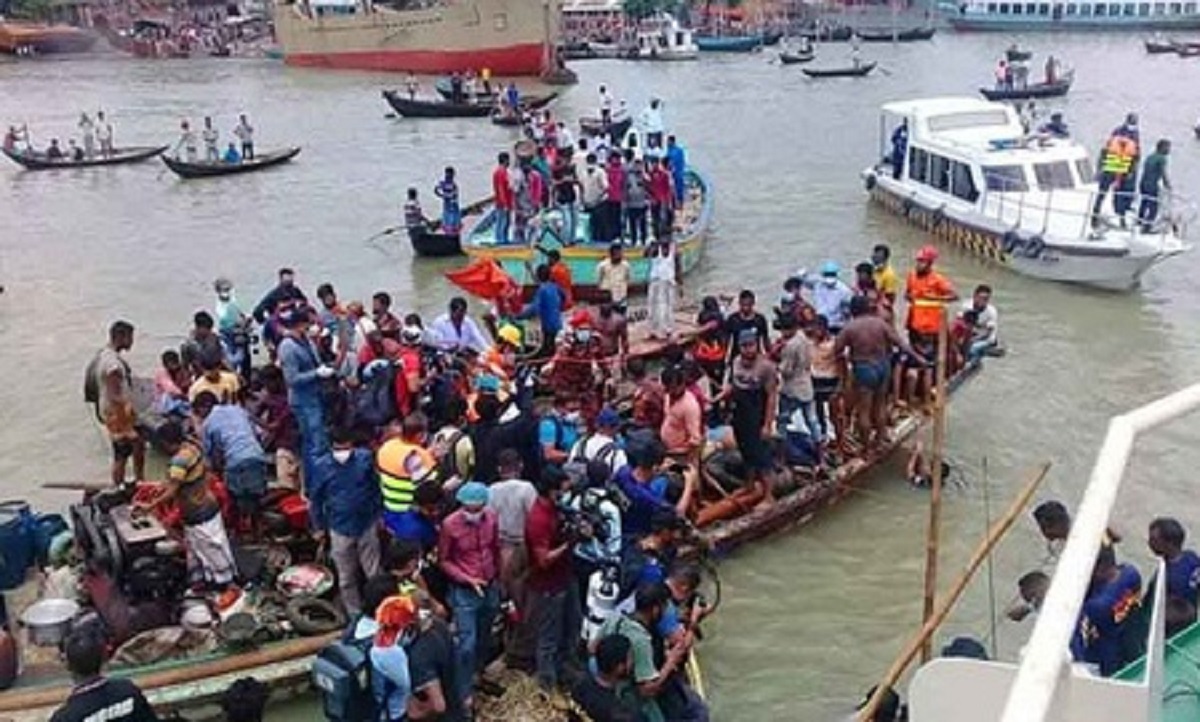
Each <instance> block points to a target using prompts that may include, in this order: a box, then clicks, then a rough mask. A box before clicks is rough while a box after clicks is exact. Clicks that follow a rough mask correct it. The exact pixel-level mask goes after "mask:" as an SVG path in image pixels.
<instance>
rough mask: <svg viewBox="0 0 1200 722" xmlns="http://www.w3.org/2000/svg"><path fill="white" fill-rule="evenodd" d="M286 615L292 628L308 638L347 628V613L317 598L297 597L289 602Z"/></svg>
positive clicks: (285, 611)
mask: <svg viewBox="0 0 1200 722" xmlns="http://www.w3.org/2000/svg"><path fill="white" fill-rule="evenodd" d="M284 613H285V614H286V615H287V619H288V621H289V622H291V623H292V628H293V629H295V630H296V631H297V632H299V633H301V634H303V635H306V636H313V635H317V634H327V633H329V632H333V631H336V630H339V629H342V628H344V627H345V626H346V613H345V612H343V611H342V609H341V607H339V606H337V605H336V604H333V603H332V602H327V601H325V600H324V599H318V598H316V597H296V598H295V599H292V600H290V601H288V603H287V608H286V609H285V610H284Z"/></svg>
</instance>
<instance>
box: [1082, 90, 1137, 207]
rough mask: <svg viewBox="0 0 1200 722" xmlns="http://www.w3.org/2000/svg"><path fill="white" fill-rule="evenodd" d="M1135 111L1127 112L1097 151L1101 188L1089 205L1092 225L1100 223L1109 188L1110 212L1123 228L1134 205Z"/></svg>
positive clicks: (1135, 160)
mask: <svg viewBox="0 0 1200 722" xmlns="http://www.w3.org/2000/svg"><path fill="white" fill-rule="evenodd" d="M1137 122H1138V121H1137V114H1136V113H1130V114H1129V115H1127V116H1126V117H1125V122H1124V123H1123V124H1122V125H1120V126H1118V127H1117V128H1116V130H1114V131H1113V132H1112V134H1111V135H1110V136H1109V138H1108V142H1107V143H1105V144H1104V150H1103V151H1102V152H1101V154H1100V181H1099V182H1100V190H1099V192H1098V193H1097V194H1096V202H1095V203H1094V204H1093V205H1092V227H1093V228H1098V227H1099V226H1100V223H1101V218H1100V209H1101V207H1102V206H1103V205H1104V197H1105V196H1106V195H1107V194H1108V189H1109V188H1113V189H1114V190H1113V212H1114V213H1116V215H1117V218H1118V219H1119V221H1120V223H1121V227H1122V228H1124V227H1125V214H1126V213H1127V212H1128V211H1129V209H1130V208H1131V207H1132V206H1133V189H1134V185H1135V183H1136V180H1137V164H1138V155H1139V148H1138V141H1139V134H1138V128H1137Z"/></svg>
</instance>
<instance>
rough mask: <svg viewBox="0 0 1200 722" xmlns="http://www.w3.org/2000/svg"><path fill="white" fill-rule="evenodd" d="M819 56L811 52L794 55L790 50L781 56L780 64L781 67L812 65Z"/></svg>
mask: <svg viewBox="0 0 1200 722" xmlns="http://www.w3.org/2000/svg"><path fill="white" fill-rule="evenodd" d="M815 57H817V54H816V53H814V52H812V51H811V50H810V51H809V52H807V53H793V52H791V51H790V50H784V51H783V52H781V53H780V54H779V63H780V64H781V65H799V64H800V63H811V62H812V61H813V58H815Z"/></svg>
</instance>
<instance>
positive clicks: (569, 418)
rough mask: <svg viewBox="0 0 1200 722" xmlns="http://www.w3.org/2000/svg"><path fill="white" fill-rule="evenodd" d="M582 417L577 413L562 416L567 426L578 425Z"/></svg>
mask: <svg viewBox="0 0 1200 722" xmlns="http://www.w3.org/2000/svg"><path fill="white" fill-rule="evenodd" d="M580 418H582V415H581V414H580V413H579V412H578V411H572V412H570V413H568V414H565V415H564V416H563V421H564V422H565V423H568V424H578V423H579V419H580Z"/></svg>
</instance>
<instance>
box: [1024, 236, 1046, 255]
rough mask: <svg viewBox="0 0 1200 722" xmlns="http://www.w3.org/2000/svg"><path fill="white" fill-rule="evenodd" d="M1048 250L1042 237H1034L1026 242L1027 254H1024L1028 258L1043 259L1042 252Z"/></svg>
mask: <svg viewBox="0 0 1200 722" xmlns="http://www.w3.org/2000/svg"><path fill="white" fill-rule="evenodd" d="M1044 250H1046V242H1045V241H1043V240H1042V237H1041V236H1033V237H1032V238H1030V239H1029V240H1028V241H1026V242H1025V252H1024V253H1023V254H1022V255H1024V256H1025V257H1026V258H1041V256H1042V251H1044Z"/></svg>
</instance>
